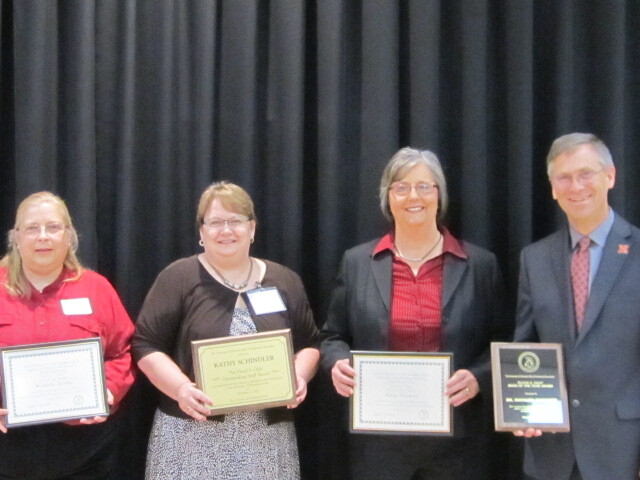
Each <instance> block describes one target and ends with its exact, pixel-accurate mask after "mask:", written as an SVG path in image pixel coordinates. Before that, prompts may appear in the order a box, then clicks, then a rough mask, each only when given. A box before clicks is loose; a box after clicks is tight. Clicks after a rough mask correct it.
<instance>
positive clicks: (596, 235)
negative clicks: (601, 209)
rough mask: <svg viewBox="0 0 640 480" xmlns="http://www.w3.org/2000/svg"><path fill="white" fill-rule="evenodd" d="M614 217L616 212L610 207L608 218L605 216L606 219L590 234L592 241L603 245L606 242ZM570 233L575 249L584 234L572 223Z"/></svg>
mask: <svg viewBox="0 0 640 480" xmlns="http://www.w3.org/2000/svg"><path fill="white" fill-rule="evenodd" d="M614 219H615V213H613V210H612V209H611V208H610V209H609V215H607V218H605V219H604V221H603V222H602V223H601V224H600V225H598V227H597V228H596V229H595V230H594V231H593V232H591V233H590V234H589V235H588V237H589V238H590V239H591V241H592V242H594V243H596V244H597V245H598V246H600V247H603V246H604V243H605V242H606V241H607V237H608V236H609V232H610V231H611V227H613V220H614ZM569 235H571V249H572V250H573V249H575V248H576V245H577V244H578V242H579V241H580V239H581V238H582V237H584V235H582V234H581V233H580V232H578V231H577V230H576V229H575V228H573V226H572V225H571V224H569Z"/></svg>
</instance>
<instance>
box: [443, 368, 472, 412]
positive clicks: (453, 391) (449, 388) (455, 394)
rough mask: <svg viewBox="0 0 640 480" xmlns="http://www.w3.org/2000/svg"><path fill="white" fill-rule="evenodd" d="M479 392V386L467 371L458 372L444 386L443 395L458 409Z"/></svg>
mask: <svg viewBox="0 0 640 480" xmlns="http://www.w3.org/2000/svg"><path fill="white" fill-rule="evenodd" d="M479 392H480V385H478V381H477V380H476V377H475V376H474V375H473V373H471V372H470V371H469V370H458V371H456V372H455V373H454V374H453V375H451V378H450V379H449V380H447V383H446V384H445V392H444V393H445V394H446V395H448V396H449V403H450V404H451V405H453V406H454V407H459V406H460V405H462V404H463V403H464V402H466V401H468V400H471V399H472V398H473V397H475V396H476V395H478V393H479Z"/></svg>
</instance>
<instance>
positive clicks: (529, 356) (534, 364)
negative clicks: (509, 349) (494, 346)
mask: <svg viewBox="0 0 640 480" xmlns="http://www.w3.org/2000/svg"><path fill="white" fill-rule="evenodd" d="M518 366H519V367H520V369H521V370H522V371H523V372H527V373H534V372H536V371H538V369H539V368H540V357H538V355H536V354H535V353H534V352H522V353H521V354H520V355H519V356H518Z"/></svg>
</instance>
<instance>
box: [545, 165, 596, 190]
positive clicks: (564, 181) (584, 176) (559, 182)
mask: <svg viewBox="0 0 640 480" xmlns="http://www.w3.org/2000/svg"><path fill="white" fill-rule="evenodd" d="M604 170H605V169H604V168H601V169H600V170H582V171H580V172H577V173H574V174H568V173H567V174H564V173H563V174H562V175H555V176H553V177H551V182H553V184H555V185H556V186H557V187H559V188H562V189H565V188H569V187H570V186H571V184H572V183H573V179H574V178H575V179H576V180H577V181H578V183H579V184H580V185H589V184H590V183H591V182H593V180H594V179H595V177H596V175H597V174H599V173H600V172H603V171H604Z"/></svg>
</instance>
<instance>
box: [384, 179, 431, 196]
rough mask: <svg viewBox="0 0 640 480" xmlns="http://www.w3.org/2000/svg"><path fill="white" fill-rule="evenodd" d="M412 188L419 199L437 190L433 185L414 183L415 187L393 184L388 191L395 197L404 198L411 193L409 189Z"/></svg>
mask: <svg viewBox="0 0 640 480" xmlns="http://www.w3.org/2000/svg"><path fill="white" fill-rule="evenodd" d="M412 188H414V189H415V190H416V193H417V194H418V195H420V196H421V197H426V196H427V195H429V194H430V193H431V192H433V191H434V190H436V189H437V188H438V185H437V184H435V183H425V182H421V183H416V184H415V185H411V184H409V183H405V182H395V183H392V184H391V186H390V187H389V189H390V190H391V191H392V192H393V193H394V194H395V195H396V196H397V197H406V196H407V195H409V194H410V193H411V189H412Z"/></svg>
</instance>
